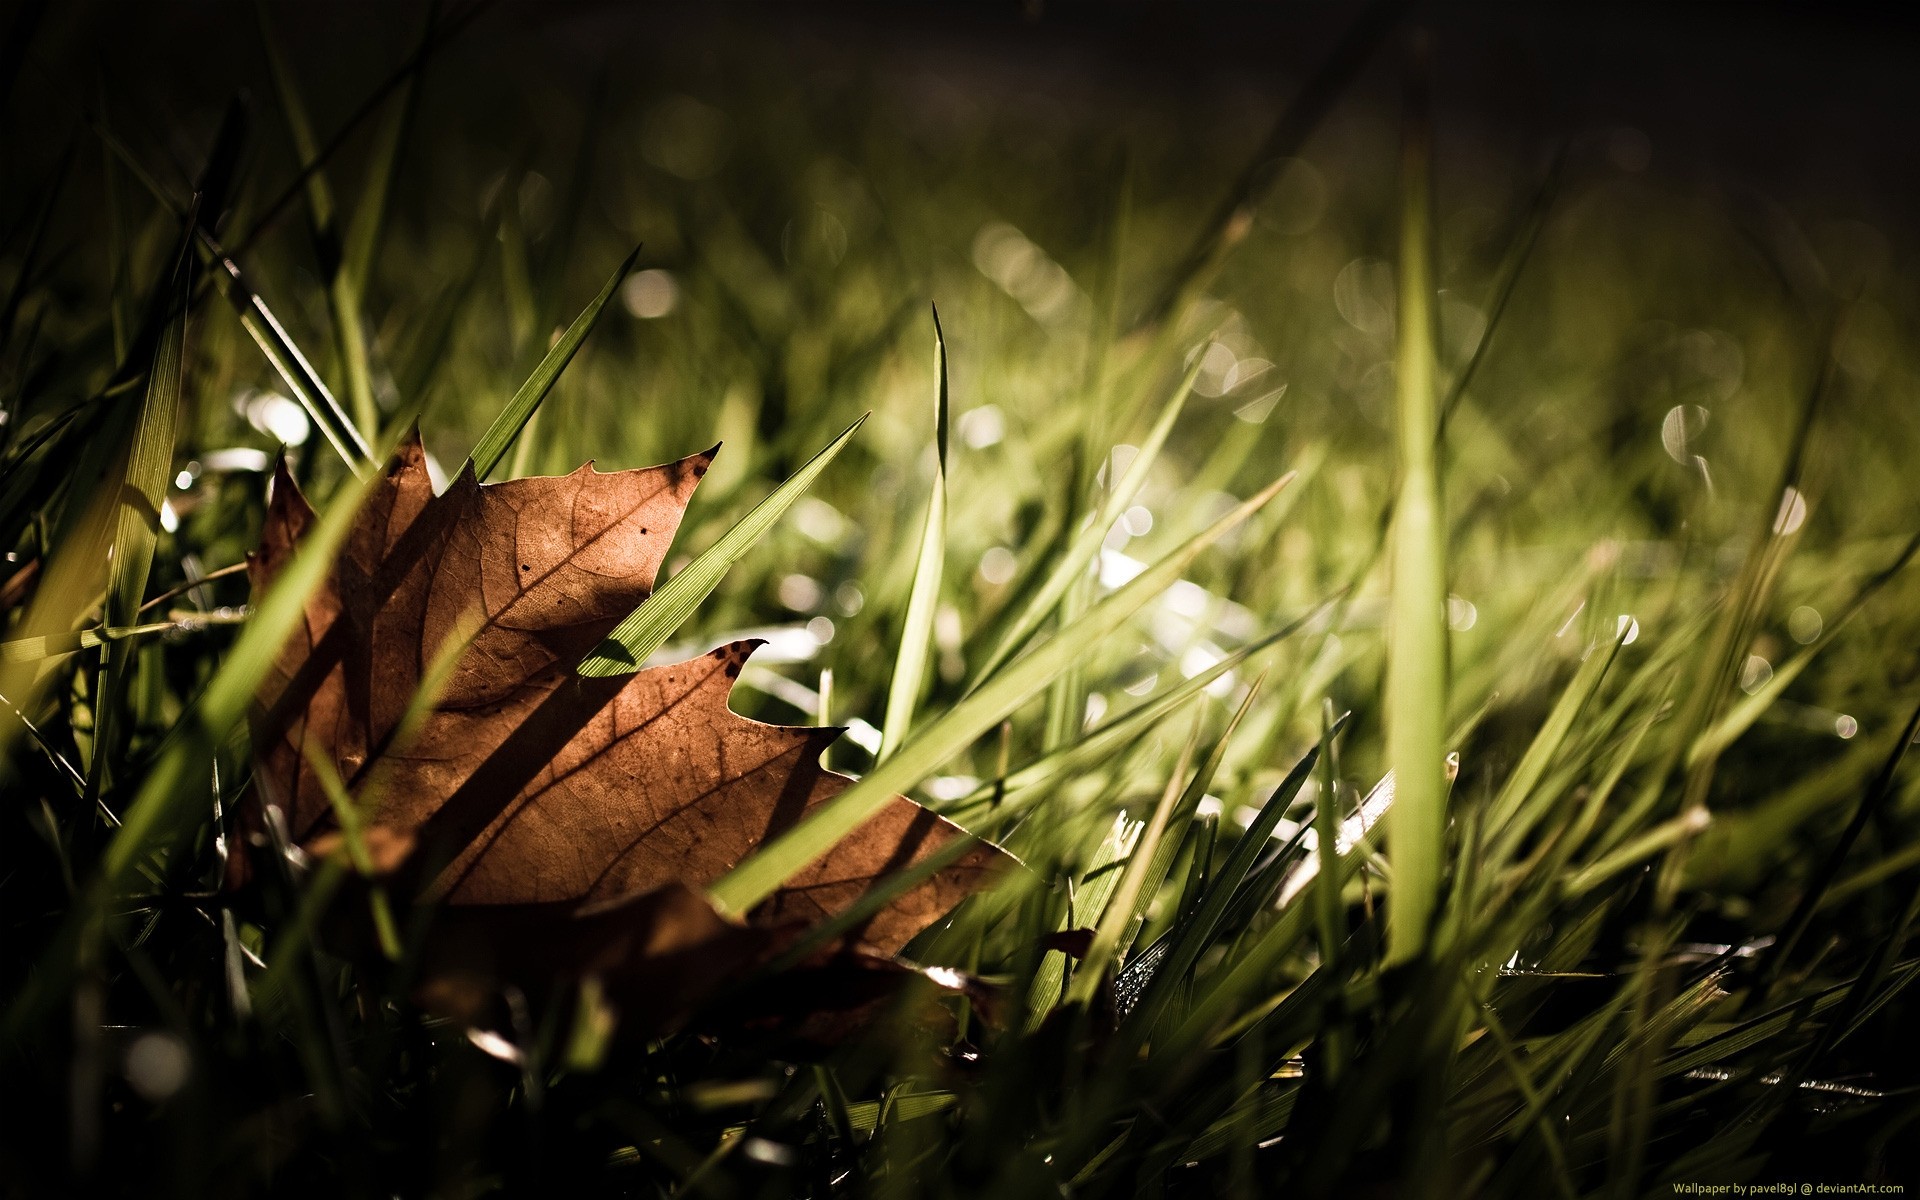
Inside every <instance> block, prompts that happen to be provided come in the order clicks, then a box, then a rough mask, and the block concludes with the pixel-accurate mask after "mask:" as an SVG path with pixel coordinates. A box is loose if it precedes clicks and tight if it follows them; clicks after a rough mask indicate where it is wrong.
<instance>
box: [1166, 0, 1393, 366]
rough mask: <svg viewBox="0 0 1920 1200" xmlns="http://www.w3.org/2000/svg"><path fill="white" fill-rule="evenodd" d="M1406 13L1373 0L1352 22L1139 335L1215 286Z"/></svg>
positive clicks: (1171, 279)
mask: <svg viewBox="0 0 1920 1200" xmlns="http://www.w3.org/2000/svg"><path fill="white" fill-rule="evenodd" d="M1406 7H1407V0H1372V3H1370V4H1368V5H1367V6H1366V8H1365V9H1364V10H1363V11H1362V12H1361V13H1360V15H1359V16H1357V17H1355V18H1354V21H1353V24H1352V25H1351V26H1349V27H1348V28H1347V31H1346V33H1345V34H1344V35H1342V37H1341V39H1340V41H1339V42H1338V43H1337V44H1336V45H1335V46H1334V47H1333V49H1332V50H1331V51H1329V52H1328V54H1327V56H1326V57H1325V58H1323V59H1321V60H1320V64H1319V66H1318V67H1317V68H1316V69H1315V71H1314V73H1313V74H1312V75H1310V76H1308V77H1307V78H1306V79H1305V80H1303V81H1302V82H1301V84H1300V88H1299V90H1298V91H1296V92H1295V93H1294V94H1293V96H1292V98H1291V99H1289V100H1288V101H1287V106H1286V107H1285V108H1284V109H1282V110H1281V111H1280V116H1279V118H1278V119H1277V120H1275V121H1274V123H1273V128H1272V129H1270V130H1269V131H1268V133H1267V137H1266V140H1265V141H1264V142H1262V143H1261V145H1260V148H1259V149H1257V150H1256V151H1254V153H1253V156H1252V157H1251V158H1249V159H1248V160H1247V165H1246V167H1245V168H1244V169H1242V171H1241V173H1240V176H1239V178H1238V179H1236V180H1235V181H1234V183H1233V186H1232V188H1230V189H1229V190H1228V192H1227V195H1226V196H1225V198H1223V199H1222V200H1221V202H1220V205H1219V207H1218V208H1216V209H1214V211H1213V213H1212V215H1211V216H1210V217H1209V218H1208V219H1207V222H1206V224H1205V225H1203V226H1202V227H1201V230H1200V232H1199V233H1198V234H1197V235H1195V237H1194V240H1193V244H1192V246H1190V247H1189V248H1188V249H1187V252H1186V254H1185V255H1184V256H1183V257H1182V258H1181V260H1180V262H1179V265H1177V266H1176V267H1175V268H1174V269H1173V271H1172V272H1171V273H1170V275H1169V276H1168V278H1167V281H1166V283H1165V284H1163V285H1162V287H1161V289H1160V292H1159V293H1158V294H1157V295H1156V296H1155V297H1154V299H1153V300H1152V302H1150V303H1149V304H1148V305H1147V307H1146V308H1145V309H1144V310H1143V311H1142V312H1141V315H1140V317H1139V319H1138V320H1136V321H1135V322H1134V324H1133V328H1134V329H1136V330H1138V329H1142V328H1145V327H1147V326H1149V325H1153V324H1155V323H1158V322H1159V321H1161V320H1162V319H1163V318H1164V317H1166V316H1167V314H1169V313H1171V312H1173V311H1175V310H1177V309H1178V308H1180V307H1181V301H1182V300H1183V299H1185V298H1186V297H1188V296H1190V295H1193V294H1195V293H1197V292H1199V291H1200V290H1202V289H1204V288H1205V287H1206V286H1207V285H1208V284H1209V283H1210V282H1211V281H1212V278H1213V275H1214V273H1215V272H1216V271H1217V270H1219V268H1220V264H1221V263H1223V262H1224V261H1225V260H1226V256H1227V254H1228V253H1229V252H1230V251H1231V250H1232V249H1233V248H1234V247H1235V246H1237V245H1239V244H1240V242H1241V241H1242V240H1243V239H1244V238H1245V237H1246V235H1247V234H1248V232H1250V231H1251V230H1252V228H1253V222H1254V213H1255V212H1256V211H1257V210H1258V208H1259V206H1260V202H1261V200H1263V199H1264V198H1265V197H1266V195H1267V193H1268V191H1269V190H1270V189H1271V188H1272V187H1273V185H1274V184H1275V183H1276V182H1278V181H1279V179H1280V172H1279V167H1280V166H1282V165H1283V164H1284V163H1285V162H1286V160H1287V159H1289V158H1291V157H1293V156H1294V155H1295V154H1297V153H1299V148H1300V145H1301V143H1303V142H1305V141H1306V139H1307V137H1308V135H1309V134H1311V133H1312V132H1313V131H1314V129H1315V128H1316V127H1317V126H1318V125H1319V124H1320V120H1321V118H1322V117H1324V116H1325V115H1326V114H1327V112H1328V111H1329V110H1331V109H1332V107H1333V102H1334V101H1335V100H1336V99H1338V98H1339V96H1340V93H1341V92H1343V91H1345V90H1346V88H1347V85H1348V83H1350V82H1351V81H1352V80H1353V78H1354V76H1356V75H1358V74H1359V73H1360V70H1361V68H1362V67H1364V66H1366V63H1367V60H1368V59H1369V58H1371V57H1373V51H1374V48H1375V47H1376V46H1378V45H1379V44H1380V42H1381V40H1382V39H1384V38H1385V37H1386V36H1387V34H1389V33H1390V32H1392V30H1393V28H1394V27H1395V26H1396V25H1397V24H1398V23H1399V20H1400V14H1401V12H1402V10H1404V9H1405V8H1406Z"/></svg>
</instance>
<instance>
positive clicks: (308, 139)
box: [253, 0, 380, 437]
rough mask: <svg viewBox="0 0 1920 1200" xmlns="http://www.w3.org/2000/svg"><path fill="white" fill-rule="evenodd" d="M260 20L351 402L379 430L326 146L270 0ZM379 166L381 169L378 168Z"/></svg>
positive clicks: (257, 4) (364, 423) (261, 4)
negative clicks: (323, 156)
mask: <svg viewBox="0 0 1920 1200" xmlns="http://www.w3.org/2000/svg"><path fill="white" fill-rule="evenodd" d="M253 12H254V19H255V23H256V24H257V25H258V27H259V31H260V44H261V46H262V48H263V49H264V50H265V51H266V60H267V74H268V75H269V76H270V77H271V78H272V80H273V90H274V92H275V94H276V95H277V96H278V97H279V100H280V115H281V116H282V117H283V118H284V119H285V121H286V125H287V136H288V138H289V139H290V140H291V141H292V142H293V151H294V158H295V161H297V162H298V163H299V164H300V168H301V174H302V175H304V176H305V177H306V195H307V217H308V225H309V227H310V229H311V232H312V235H313V249H314V254H315V256H316V257H317V258H318V259H319V262H320V275H321V278H322V279H324V280H325V281H326V285H327V315H328V317H329V319H331V320H332V322H333V335H334V342H335V344H336V347H335V348H336V349H337V350H338V352H339V355H340V362H339V365H340V368H341V370H342V372H343V373H344V374H345V376H346V381H347V403H348V406H349V410H350V411H351V413H352V415H353V423H354V425H355V427H357V428H358V429H359V430H360V433H361V436H363V437H373V436H375V435H376V434H377V433H378V432H379V428H380V412H379V409H378V408H377V407H376V406H375V405H374V402H373V373H372V369H371V368H370V367H369V365H368V363H367V336H366V330H365V328H364V327H363V326H362V325H361V321H360V293H359V288H358V287H357V286H356V281H355V280H354V279H353V278H352V276H351V275H349V274H348V273H347V272H346V271H345V270H344V269H343V264H344V260H343V257H342V255H343V249H342V246H341V238H340V223H339V217H338V207H337V206H336V205H335V203H334V199H333V187H332V185H330V184H329V183H328V182H327V173H326V171H324V170H322V169H321V168H320V166H319V165H318V163H317V161H316V160H317V158H318V155H319V153H320V147H319V144H318V143H317V141H316V140H315V139H314V136H313V122H312V120H311V119H309V117H308V116H307V106H306V102H305V100H303V99H302V98H301V95H300V84H299V81H298V80H296V79H295V78H294V72H293V64H292V63H291V62H289V61H287V55H286V51H285V49H284V48H283V47H282V46H281V44H280V38H279V35H278V34H276V33H275V32H274V28H273V18H272V16H271V14H270V12H269V10H268V7H267V3H266V0H254V6H253ZM377 169H378V168H377V166H376V170H377Z"/></svg>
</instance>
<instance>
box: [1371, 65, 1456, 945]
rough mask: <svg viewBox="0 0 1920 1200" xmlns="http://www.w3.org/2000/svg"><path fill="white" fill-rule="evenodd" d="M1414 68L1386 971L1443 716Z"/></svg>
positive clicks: (1425, 837) (1421, 837)
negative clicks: (1391, 870) (1393, 788)
mask: <svg viewBox="0 0 1920 1200" xmlns="http://www.w3.org/2000/svg"><path fill="white" fill-rule="evenodd" d="M1425 87H1426V81H1425V79H1424V77H1423V72H1422V68H1420V67H1416V68H1415V69H1414V72H1413V74H1412V76H1411V77H1410V86H1409V89H1408V97H1407V113H1406V117H1405V122H1406V127H1405V130H1404V133H1403V136H1402V142H1401V159H1400V168H1401V189H1402V191H1401V211H1400V263H1399V284H1400V305H1399V314H1398V324H1397V328H1398V331H1399V346H1398V354H1397V357H1396V360H1395V364H1394V366H1395V384H1396V393H1397V395H1396V409H1397V413H1396V416H1397V420H1396V422H1395V424H1396V434H1397V437H1396V441H1397V442H1398V444H1399V458H1398V466H1399V474H1400V489H1399V498H1398V500H1397V502H1396V503H1395V505H1394V515H1393V531H1392V559H1391V567H1390V580H1391V593H1390V599H1389V613H1388V618H1387V680H1386V696H1385V708H1386V727H1387V761H1388V764H1389V765H1390V766H1391V767H1392V768H1393V772H1394V776H1395V778H1396V780H1397V784H1396V788H1397V795H1396V798H1395V801H1394V805H1393V808H1392V809H1391V810H1390V811H1389V812H1388V814H1387V849H1388V853H1389V854H1390V855H1391V858H1392V862H1393V874H1394V878H1393V887H1392V889H1391V891H1390V892H1389V895H1388V899H1387V906H1388V911H1387V961H1388V963H1389V964H1395V963H1405V962H1408V961H1410V960H1412V959H1414V958H1417V957H1419V956H1420V955H1421V954H1423V953H1424V952H1425V950H1426V946H1427V939H1428V934H1429V929H1430V927H1431V925H1432V923H1433V916H1434V906H1435V903H1436V901H1437V898H1438V896H1439V891H1440V872H1441V865H1442V863H1443V862H1444V861H1445V853H1444V851H1445V842H1446V829H1447V817H1446V807H1445V806H1446V788H1445V783H1444V780H1443V778H1442V774H1443V771H1444V770H1445V758H1446V745H1445V740H1444V739H1445V736H1446V733H1445V723H1446V710H1447V623H1446V622H1447V615H1446V605H1447V582H1446V579H1447V574H1446V557H1445V556H1446V528H1445V524H1444V521H1443V518H1442V516H1441V511H1440V477H1439V463H1438V456H1437V454H1436V453H1435V446H1434V441H1435V435H1436V433H1437V430H1438V416H1439V414H1438V412H1437V411H1436V409H1435V396H1434V350H1433V346H1434V333H1433V253H1434V246H1433V228H1434V222H1433V188H1432V170H1433V135H1432V130H1431V127H1430V124H1429V120H1430V118H1429V115H1428V109H1427V99H1426V91H1425Z"/></svg>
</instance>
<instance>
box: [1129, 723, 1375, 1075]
mask: <svg viewBox="0 0 1920 1200" xmlns="http://www.w3.org/2000/svg"><path fill="white" fill-rule="evenodd" d="M1345 721H1346V718H1345V717H1342V718H1341V719H1340V720H1339V721H1336V722H1334V726H1333V731H1334V732H1338V731H1339V729H1340V726H1341V725H1343V724H1344V723H1345ZM1319 758H1320V747H1319V746H1318V745H1317V744H1316V745H1315V746H1313V748H1311V749H1309V750H1308V751H1307V752H1306V754H1304V755H1302V756H1301V758H1300V761H1299V762H1297V763H1295V764H1294V765H1293V769H1292V770H1291V771H1288V772H1287V775H1286V778H1285V779H1283V780H1281V781H1280V786H1279V787H1277V788H1275V789H1274V790H1273V794H1272V795H1270V796H1268V797H1267V802H1266V803H1265V804H1263V805H1261V806H1260V813H1259V815H1258V816H1256V817H1254V819H1253V823H1252V824H1250V825H1248V826H1247V828H1246V830H1245V832H1243V833H1242V834H1241V835H1240V840H1239V841H1238V842H1236V843H1235V844H1234V847H1233V853H1232V854H1230V855H1228V856H1227V861H1226V864H1225V865H1224V866H1222V867H1221V868H1220V871H1219V873H1218V874H1216V875H1215V876H1214V877H1213V878H1212V879H1210V880H1208V882H1207V891H1206V894H1205V896H1204V897H1202V899H1201V901H1200V907H1199V908H1197V909H1195V910H1194V913H1193V916H1192V917H1190V918H1188V919H1187V920H1186V921H1185V922H1183V923H1182V924H1181V925H1180V926H1179V927H1177V928H1176V929H1175V930H1174V931H1173V932H1172V933H1171V934H1169V935H1168V938H1169V941H1168V947H1167V953H1166V955H1165V956H1164V957H1163V958H1162V959H1161V960H1160V966H1159V967H1158V968H1157V969H1156V970H1155V972H1154V976H1153V980H1152V982H1150V983H1148V984H1147V986H1146V989H1145V991H1144V992H1143V993H1142V994H1141V997H1140V1002H1139V1004H1137V1005H1135V1006H1134V1009H1133V1012H1132V1013H1131V1014H1130V1016H1129V1018H1128V1019H1129V1021H1130V1022H1132V1023H1133V1025H1134V1028H1135V1030H1136V1038H1138V1039H1141V1040H1144V1039H1145V1038H1146V1037H1147V1036H1148V1035H1149V1034H1150V1033H1151V1031H1152V1029H1153V1027H1154V1024H1155V1022H1157V1021H1158V1020H1159V1017H1160V1014H1161V1012H1162V1011H1164V1010H1165V1009H1166V1007H1167V1005H1168V1004H1169V1003H1170V1002H1171V1001H1172V999H1173V995H1174V992H1175V991H1176V989H1178V988H1179V986H1180V981H1181V980H1183V979H1184V978H1185V977H1186V975H1187V972H1189V971H1191V970H1193V965H1194V964H1195V963H1197V962H1199V961H1200V955H1201V954H1202V953H1203V952H1204V951H1205V950H1206V948H1207V947H1208V946H1209V945H1211V944H1212V942H1213V935H1214V933H1215V931H1216V930H1217V929H1218V928H1219V927H1220V919H1221V917H1222V916H1224V915H1225V913H1226V911H1227V905H1228V904H1229V903H1230V902H1231V901H1232V900H1233V896H1234V893H1235V892H1236V891H1238V890H1239V888H1240V884H1241V883H1242V881H1244V880H1245V879H1246V877H1247V874H1248V872H1250V871H1252V870H1253V866H1254V863H1255V862H1257V861H1258V860H1259V858H1260V855H1261V854H1262V853H1264V852H1265V851H1266V850H1267V848H1268V846H1269V845H1270V843H1271V841H1272V838H1273V831H1274V829H1275V828H1276V827H1277V826H1278V825H1279V824H1280V818H1281V817H1282V816H1283V815H1285V813H1286V811H1287V806H1288V805H1289V804H1292V803H1293V798H1294V797H1295V796H1297V795H1299V794H1300V787H1301V785H1302V784H1304V783H1306V781H1307V777H1308V776H1309V775H1311V774H1313V765H1314V763H1315V762H1317V761H1319Z"/></svg>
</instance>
